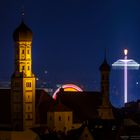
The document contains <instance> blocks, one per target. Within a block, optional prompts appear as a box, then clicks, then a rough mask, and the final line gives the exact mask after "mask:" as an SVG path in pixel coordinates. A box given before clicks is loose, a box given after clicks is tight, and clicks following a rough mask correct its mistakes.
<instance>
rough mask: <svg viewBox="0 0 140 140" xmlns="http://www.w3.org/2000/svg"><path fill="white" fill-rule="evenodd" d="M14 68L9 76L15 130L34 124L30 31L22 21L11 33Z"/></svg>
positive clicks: (33, 83) (33, 79)
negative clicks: (13, 49) (13, 47)
mask: <svg viewBox="0 0 140 140" xmlns="http://www.w3.org/2000/svg"><path fill="white" fill-rule="evenodd" d="M13 39H14V43H15V44H14V46H15V60H14V61H15V69H14V73H13V75H12V77H11V114H12V120H11V121H12V122H11V123H12V128H13V130H16V131H18V130H19V131H21V130H25V129H27V128H31V127H33V126H34V124H35V85H36V78H35V76H34V74H33V73H32V31H31V30H30V29H29V28H28V27H27V26H26V25H25V23H24V22H23V21H22V22H21V24H20V25H19V27H18V28H17V29H16V30H15V31H14V33H13Z"/></svg>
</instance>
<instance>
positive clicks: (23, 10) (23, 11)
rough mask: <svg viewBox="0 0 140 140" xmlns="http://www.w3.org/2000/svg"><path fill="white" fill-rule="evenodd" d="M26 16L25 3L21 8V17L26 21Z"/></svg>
mask: <svg viewBox="0 0 140 140" xmlns="http://www.w3.org/2000/svg"><path fill="white" fill-rule="evenodd" d="M24 16H25V8H24V5H23V6H22V9H21V18H22V21H24Z"/></svg>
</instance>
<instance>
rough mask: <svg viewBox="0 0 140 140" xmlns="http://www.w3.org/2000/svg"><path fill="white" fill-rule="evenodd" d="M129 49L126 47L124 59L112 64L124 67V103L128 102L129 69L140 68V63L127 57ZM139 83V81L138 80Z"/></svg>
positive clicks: (118, 67) (115, 66)
mask: <svg viewBox="0 0 140 140" xmlns="http://www.w3.org/2000/svg"><path fill="white" fill-rule="evenodd" d="M127 54H128V50H127V49H124V55H125V56H124V59H119V60H117V61H116V62H114V63H113V64H112V67H113V68H116V69H124V103H127V102H128V93H127V70H128V69H135V70H138V69H139V66H140V64H138V63H137V62H136V61H134V60H133V59H127ZM136 84H138V82H136Z"/></svg>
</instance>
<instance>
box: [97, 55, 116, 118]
mask: <svg viewBox="0 0 140 140" xmlns="http://www.w3.org/2000/svg"><path fill="white" fill-rule="evenodd" d="M100 72H101V96H102V104H101V106H100V107H99V109H98V111H99V117H100V118H101V119H114V116H113V112H112V106H111V103H110V100H109V95H110V94H109V86H110V85H109V76H110V65H109V64H108V63H107V60H106V57H105V59H104V62H103V63H102V64H101V66H100Z"/></svg>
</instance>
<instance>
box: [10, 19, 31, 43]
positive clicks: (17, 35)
mask: <svg viewBox="0 0 140 140" xmlns="http://www.w3.org/2000/svg"><path fill="white" fill-rule="evenodd" d="M13 38H14V41H15V42H16V41H31V40H32V31H31V29H30V28H29V27H27V25H26V24H25V23H24V22H23V21H22V22H21V24H20V25H19V27H17V29H16V30H15V31H14V33H13Z"/></svg>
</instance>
